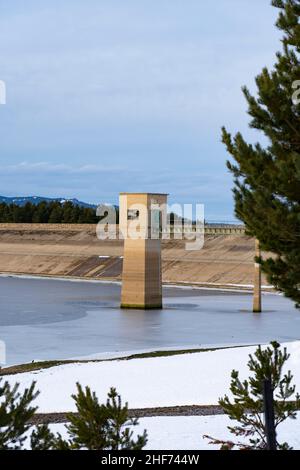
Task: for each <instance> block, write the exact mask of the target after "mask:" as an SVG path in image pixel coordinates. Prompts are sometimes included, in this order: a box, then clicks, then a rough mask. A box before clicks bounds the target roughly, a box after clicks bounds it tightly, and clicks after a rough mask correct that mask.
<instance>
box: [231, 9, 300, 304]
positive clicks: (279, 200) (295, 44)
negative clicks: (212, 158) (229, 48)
mask: <svg viewBox="0 0 300 470" xmlns="http://www.w3.org/2000/svg"><path fill="white" fill-rule="evenodd" d="M272 4H273V6H274V7H277V8H279V9H280V13H279V18H278V21H277V27H278V28H279V29H280V30H282V31H283V33H284V36H283V51H282V52H281V53H278V54H277V62H276V64H275V66H274V69H273V70H272V71H269V70H268V69H267V68H264V69H263V71H262V73H261V74H260V75H258V77H257V78H256V85H257V94H258V96H257V98H255V97H254V96H252V95H251V94H250V92H249V90H248V89H247V88H243V92H244V95H245V97H246V100H247V102H248V113H249V115H250V117H251V121H250V127H252V128H254V129H257V130H259V131H261V132H262V133H263V134H264V135H265V137H266V138H267V141H268V145H267V147H266V148H264V147H263V146H262V145H261V144H259V143H257V144H256V145H251V144H248V143H247V142H246V141H245V140H244V138H243V136H242V135H241V134H240V133H238V134H237V135H236V136H235V137H234V138H232V136H231V135H230V134H229V133H228V132H227V131H226V129H225V128H223V142H224V143H225V145H226V147H227V150H228V152H229V153H230V154H231V155H232V157H233V158H234V160H235V163H231V162H227V165H228V168H229V169H230V171H231V172H232V173H233V175H234V178H235V188H234V196H235V211H236V215H237V217H238V218H239V219H241V220H243V221H244V223H245V225H246V228H247V232H248V234H249V235H252V236H254V237H256V238H257V239H258V240H259V241H260V244H261V248H262V249H263V250H264V251H267V252H272V253H273V254H275V255H276V256H275V257H274V256H272V257H269V258H268V259H265V260H263V259H259V260H257V261H259V262H260V263H261V265H262V269H263V271H264V272H265V273H266V275H267V277H268V280H269V281H270V282H271V284H273V285H274V286H276V288H277V289H279V290H280V291H282V292H284V293H285V294H286V296H288V297H290V298H291V299H293V300H294V301H296V303H297V306H298V307H300V289H299V286H300V125H299V124H300V100H297V99H295V86H296V85H297V81H299V80H300V24H299V18H300V0H273V1H272ZM298 83H300V82H298ZM298 88H299V87H298ZM297 96H298V95H296V97H297Z"/></svg>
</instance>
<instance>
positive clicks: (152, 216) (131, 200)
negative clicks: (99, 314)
mask: <svg viewBox="0 0 300 470" xmlns="http://www.w3.org/2000/svg"><path fill="white" fill-rule="evenodd" d="M166 203H167V195H166V194H150V193H134V194H133V193H121V194H120V226H119V227H120V235H121V236H123V238H124V260H123V275H122V296H121V307H122V308H136V309H159V308H162V275H161V229H162V221H163V220H164V217H166Z"/></svg>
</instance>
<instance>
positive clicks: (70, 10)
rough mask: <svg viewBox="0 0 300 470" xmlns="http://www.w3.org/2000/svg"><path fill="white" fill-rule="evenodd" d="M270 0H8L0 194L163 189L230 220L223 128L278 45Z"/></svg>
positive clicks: (241, 117) (1, 44)
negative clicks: (243, 92)
mask: <svg viewBox="0 0 300 470" xmlns="http://www.w3.org/2000/svg"><path fill="white" fill-rule="evenodd" d="M276 15H277V11H276V10H275V9H274V8H272V7H271V6H270V0H217V1H215V2H211V1H204V0H126V1H124V0H84V1H83V0H64V1H61V0H43V1H42V2H41V1H40V0H11V1H9V2H8V1H7V0H0V79H1V80H4V81H5V82H6V86H7V104H6V105H5V106H0V178H1V187H0V194H1V195H7V196H12V195H14V196H21V195H43V196H49V197H56V196H62V197H77V198H79V199H82V200H85V201H88V202H95V203H97V202H113V203H114V202H117V198H118V193H119V192H121V191H150V192H151V191H153V192H168V193H170V195H171V198H170V200H171V202H178V203H180V202H182V203H187V202H195V203H196V202H198V203H204V204H205V206H206V216H207V217H208V218H209V219H225V220H230V219H232V218H233V203H232V195H231V187H232V177H231V175H230V174H228V172H227V169H226V165H225V162H226V158H227V154H226V150H225V149H224V147H223V145H222V144H221V143H220V128H221V126H222V125H224V124H225V125H226V126H227V128H228V129H229V130H232V131H233V132H234V131H236V130H241V131H242V132H244V133H245V134H246V135H247V136H248V138H249V139H251V140H256V139H257V138H258V135H257V134H255V132H254V131H250V130H248V128H247V123H248V117H247V115H246V104H245V101H244V98H243V96H242V93H241V86H242V85H243V84H246V85H248V86H249V87H250V89H251V90H252V91H255V84H254V77H255V75H257V74H258V73H259V72H260V71H261V68H262V67H263V66H264V65H268V66H271V65H272V64H273V63H274V61H275V52H276V51H277V50H279V49H280V47H281V46H280V36H279V32H278V31H277V30H276V28H275V27H274V23H275V19H276Z"/></svg>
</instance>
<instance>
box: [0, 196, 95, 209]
mask: <svg viewBox="0 0 300 470" xmlns="http://www.w3.org/2000/svg"><path fill="white" fill-rule="evenodd" d="M42 201H46V202H60V203H61V204H64V203H65V202H67V201H69V202H72V203H73V204H74V205H77V206H80V207H91V208H96V207H97V206H96V205H95V204H89V203H87V202H82V201H78V199H67V198H60V197H58V198H49V197H41V196H28V197H6V196H0V204H1V203H2V202H4V203H5V204H17V205H18V206H24V205H25V204H26V202H31V204H39V203H40V202H42Z"/></svg>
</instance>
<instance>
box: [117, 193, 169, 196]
mask: <svg viewBox="0 0 300 470" xmlns="http://www.w3.org/2000/svg"><path fill="white" fill-rule="evenodd" d="M130 195H133V196H139V195H141V196H147V195H152V196H169V194H168V193H120V196H130Z"/></svg>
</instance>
